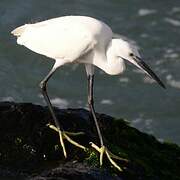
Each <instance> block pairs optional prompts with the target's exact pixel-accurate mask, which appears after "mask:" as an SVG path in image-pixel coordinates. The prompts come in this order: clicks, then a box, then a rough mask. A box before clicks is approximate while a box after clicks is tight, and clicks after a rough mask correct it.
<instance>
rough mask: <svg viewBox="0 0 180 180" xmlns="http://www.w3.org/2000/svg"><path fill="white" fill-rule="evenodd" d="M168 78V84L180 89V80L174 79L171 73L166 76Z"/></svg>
mask: <svg viewBox="0 0 180 180" xmlns="http://www.w3.org/2000/svg"><path fill="white" fill-rule="evenodd" d="M166 80H167V84H168V85H170V86H171V87H174V88H177V89H180V81H176V80H174V79H173V76H172V75H171V74H168V75H167V76H166Z"/></svg>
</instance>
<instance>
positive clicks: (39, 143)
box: [0, 102, 180, 180]
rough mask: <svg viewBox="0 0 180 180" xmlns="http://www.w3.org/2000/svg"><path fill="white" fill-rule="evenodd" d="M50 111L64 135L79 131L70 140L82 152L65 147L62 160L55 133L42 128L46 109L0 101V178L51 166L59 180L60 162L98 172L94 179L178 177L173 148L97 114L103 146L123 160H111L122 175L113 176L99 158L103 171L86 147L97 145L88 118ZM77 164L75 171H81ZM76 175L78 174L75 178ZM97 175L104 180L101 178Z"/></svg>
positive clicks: (177, 151) (178, 152)
mask: <svg viewBox="0 0 180 180" xmlns="http://www.w3.org/2000/svg"><path fill="white" fill-rule="evenodd" d="M55 111H56V115H57V117H58V120H59V121H60V123H61V124H62V126H63V128H64V129H65V130H66V131H72V132H80V131H83V132H84V133H85V135H82V136H78V137H74V140H76V141H78V142H79V143H80V144H83V145H84V146H86V147H88V148H89V149H88V150H87V151H83V150H81V149H78V148H76V147H75V146H72V145H71V144H69V143H66V144H65V145H66V149H67V151H68V158H67V159H66V160H65V159H64V157H63V153H62V149H61V147H60V145H59V137H58V134H57V133H56V132H55V131H53V130H52V129H50V128H49V127H47V124H48V123H53V122H52V118H51V115H50V113H49V111H48V109H47V107H42V106H39V105H33V104H30V103H13V102H2V103H0V124H1V125H0V177H3V176H12V177H17V176H20V175H22V176H23V177H27V176H28V177H29V176H32V174H34V173H35V174H36V175H38V174H44V176H45V174H46V175H47V174H48V173H44V171H51V169H53V168H56V177H62V171H60V170H59V173H57V172H58V171H57V169H58V168H60V167H63V164H64V165H65V164H67V163H70V162H71V163H74V162H78V163H81V165H83V167H88V168H85V169H86V170H87V172H86V173H87V174H88V172H91V171H92V172H97V171H99V172H100V174H99V176H97V179H98V177H101V176H102V174H103V175H104V172H108V173H109V174H111V175H109V174H108V175H107V173H105V174H106V176H107V177H109V179H110V177H111V176H112V179H118V178H119V179H123V180H126V179H133V180H134V179H146V180H156V179H157V180H166V179H167V180H170V179H171V180H178V179H180V171H179V169H180V147H179V146H178V145H176V144H173V143H167V142H165V143H163V142H159V141H158V140H157V139H156V138H155V137H154V136H152V135H148V134H146V133H142V132H140V131H139V130H137V129H135V128H133V127H131V126H130V124H129V123H128V122H127V121H125V120H123V119H115V118H113V117H110V116H108V115H105V114H97V118H98V121H99V124H100V128H101V130H102V133H103V135H104V140H105V144H106V146H107V147H108V149H109V150H111V151H112V152H113V153H114V154H116V155H118V156H120V157H122V158H125V159H127V160H128V162H126V161H120V160H119V161H116V162H117V164H118V165H120V166H121V167H122V169H123V171H122V172H118V171H117V170H116V169H115V168H114V167H112V166H111V164H110V163H109V161H108V160H107V159H106V158H104V164H103V167H102V168H99V157H98V154H97V153H96V152H95V151H93V150H92V149H91V147H90V145H89V142H91V141H92V142H95V143H96V144H99V140H98V137H97V133H96V129H95V126H94V122H93V119H92V117H91V114H90V113H89V112H88V111H87V110H84V109H57V108H55ZM81 165H80V166H79V165H78V166H76V168H77V167H82V166H81ZM68 167H69V166H68ZM73 167H74V165H73ZM71 168H72V167H71ZM81 170H82V169H81ZM94 170H95V171H94ZM53 172H54V171H53ZM73 172H74V171H73ZM75 172H76V171H75ZM79 173H80V172H79ZM49 174H51V175H52V173H49ZM74 175H75V174H74ZM81 175H82V172H81V173H80V174H79V176H78V178H79V177H81ZM44 176H43V177H44ZM63 177H64V178H65V177H66V178H65V179H68V177H70V176H65V175H63ZM82 177H83V175H82ZM84 177H86V178H90V177H91V178H92V177H93V178H94V177H96V176H84ZM103 177H104V179H105V176H103ZM34 178H35V177H34ZM71 178H72V176H71ZM54 179H55V178H54ZM57 179H58V178H57Z"/></svg>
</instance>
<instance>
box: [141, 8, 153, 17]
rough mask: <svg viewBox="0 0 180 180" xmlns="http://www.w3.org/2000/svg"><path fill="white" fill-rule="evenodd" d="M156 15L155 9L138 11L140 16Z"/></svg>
mask: <svg viewBox="0 0 180 180" xmlns="http://www.w3.org/2000/svg"><path fill="white" fill-rule="evenodd" d="M154 13H156V10H154V9H139V11H138V15H139V16H146V15H149V14H154Z"/></svg>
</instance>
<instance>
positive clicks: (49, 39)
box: [11, 16, 165, 171]
mask: <svg viewBox="0 0 180 180" xmlns="http://www.w3.org/2000/svg"><path fill="white" fill-rule="evenodd" d="M11 33H12V34H13V35H14V36H17V43H18V44H20V45H24V46H25V47H27V48H29V49H30V50H32V51H34V52H36V53H39V54H42V55H45V56H47V57H49V58H52V59H54V60H55V63H54V65H53V67H52V69H51V71H50V72H49V73H48V75H47V76H46V77H45V78H44V79H43V80H42V81H41V82H40V88H41V90H42V94H43V96H44V98H45V100H46V103H47V105H48V107H49V110H50V112H51V114H52V117H53V119H54V122H55V126H53V125H51V126H50V127H51V128H52V129H54V130H56V131H58V133H59V137H60V143H61V146H62V149H63V153H64V156H65V157H66V156H67V154H66V149H65V145H64V139H66V140H67V141H69V142H70V143H72V144H74V145H76V146H78V147H80V148H82V149H85V147H84V146H82V145H80V144H79V143H77V142H75V141H73V140H72V139H71V138H70V137H69V136H70V135H76V134H78V133H70V132H66V131H64V130H63V128H62V126H60V122H59V121H58V120H57V118H56V115H55V113H54V110H53V107H52V104H51V102H50V99H49V96H48V94H47V82H48V80H49V78H50V77H51V76H52V74H53V73H54V72H55V71H56V69H57V68H59V67H61V66H62V65H64V64H67V63H79V64H84V65H85V68H86V72H87V80H88V105H89V109H90V112H91V113H92V116H93V119H94V122H95V125H96V129H97V133H98V136H99V140H100V147H99V146H97V145H96V144H94V143H92V142H91V143H90V144H91V146H92V147H93V148H94V149H96V150H97V151H98V152H99V153H100V165H102V163H103V155H104V154H105V155H106V156H107V158H108V159H109V161H110V163H111V164H112V165H113V166H115V167H116V168H117V169H118V170H120V171H121V170H122V169H121V168H120V167H119V166H118V165H117V164H116V162H115V161H114V160H113V159H120V158H119V157H117V156H116V155H114V154H112V153H111V152H110V151H109V150H108V149H107V148H106V146H105V145H104V141H103V137H102V135H101V130H100V128H99V125H98V121H97V118H96V114H95V109H94V101H93V84H94V66H97V67H99V68H100V69H102V70H103V71H105V72H106V73H107V74H110V75H118V74H121V73H123V71H124V70H125V61H129V62H131V63H132V64H134V65H136V66H137V67H138V68H140V69H141V70H143V71H144V72H145V73H147V74H148V75H149V76H150V77H151V78H153V79H154V80H155V81H157V82H158V83H159V85H160V86H162V87H163V88H165V86H164V84H163V83H162V82H161V80H160V79H159V78H158V77H157V76H156V75H155V73H154V72H153V71H152V70H151V69H150V68H149V67H148V65H147V64H146V63H145V62H144V61H142V59H141V57H140V54H139V52H138V50H137V47H136V46H134V45H133V44H131V43H130V42H128V41H126V40H124V39H123V38H116V37H115V36H114V34H113V32H112V30H111V28H110V27H109V26H108V25H106V24H105V23H103V22H102V21H100V20H97V19H94V18H92V17H86V16H64V17H58V18H53V19H50V20H46V21H42V22H38V23H35V24H25V25H23V26H20V27H18V28H16V29H15V30H13V31H12V32H11Z"/></svg>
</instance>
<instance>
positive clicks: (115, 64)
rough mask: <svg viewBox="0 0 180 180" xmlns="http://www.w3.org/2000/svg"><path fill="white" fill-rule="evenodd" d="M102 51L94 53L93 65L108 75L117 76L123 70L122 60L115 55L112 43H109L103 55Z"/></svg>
mask: <svg viewBox="0 0 180 180" xmlns="http://www.w3.org/2000/svg"><path fill="white" fill-rule="evenodd" d="M102 51H103V50H102ZM102 51H101V50H100V51H96V53H95V56H94V61H93V64H94V65H96V66H97V67H99V68H100V69H102V70H103V71H105V72H106V73H108V74H110V75H117V74H120V73H122V72H123V71H124V70H125V64H124V60H123V59H121V58H118V57H117V56H116V55H115V51H114V48H113V46H112V42H110V43H109V45H108V47H107V49H106V52H105V53H104V52H102Z"/></svg>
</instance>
